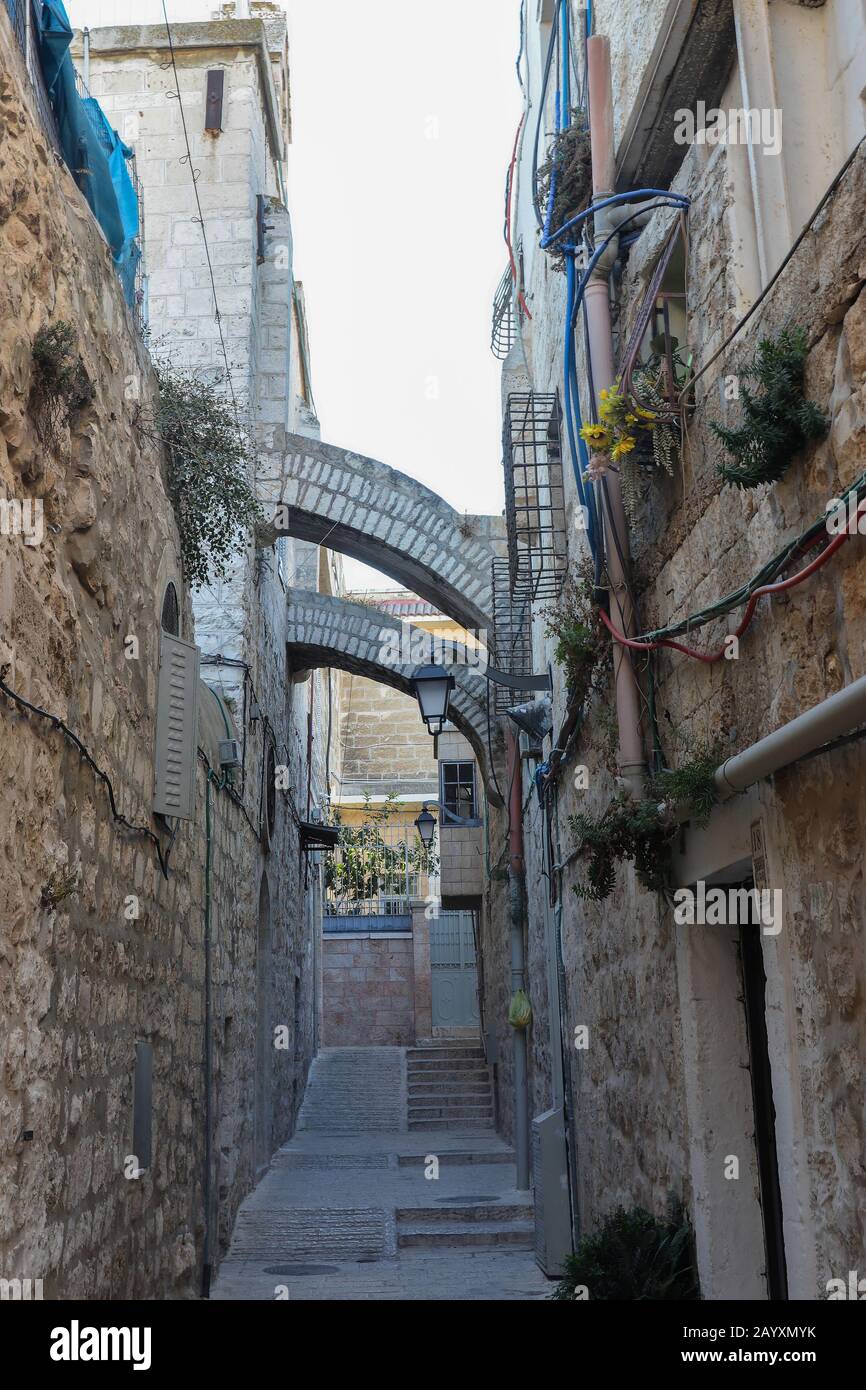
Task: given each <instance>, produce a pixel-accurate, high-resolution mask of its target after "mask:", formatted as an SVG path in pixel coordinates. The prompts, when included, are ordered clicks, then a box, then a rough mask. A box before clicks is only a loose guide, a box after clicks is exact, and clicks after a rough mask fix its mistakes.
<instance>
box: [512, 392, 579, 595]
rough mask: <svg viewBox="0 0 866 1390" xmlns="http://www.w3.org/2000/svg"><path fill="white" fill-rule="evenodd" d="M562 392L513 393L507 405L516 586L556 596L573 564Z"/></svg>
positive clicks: (513, 573)
mask: <svg viewBox="0 0 866 1390" xmlns="http://www.w3.org/2000/svg"><path fill="white" fill-rule="evenodd" d="M561 418H562V416H561V411H560V406H559V396H558V395H557V394H556V393H555V392H553V393H544V392H539V391H519V392H512V394H511V395H510V396H509V397H508V399H507V401H506V403H505V417H504V420H503V426H502V458H503V470H504V473H505V522H506V529H507V532H508V559H509V563H510V570H511V584H512V588H513V589H515V590H516V589H517V588H519V587H520V586H522V585H525V584H528V585H529V588H530V590H531V592H532V597H533V598H555V597H556V595H557V594H558V593H559V590H560V588H561V587H562V581H563V579H564V577H565V571H566V567H567V564H568V555H567V547H566V532H565V493H564V489H563V480H562V447H561V441H560V422H561Z"/></svg>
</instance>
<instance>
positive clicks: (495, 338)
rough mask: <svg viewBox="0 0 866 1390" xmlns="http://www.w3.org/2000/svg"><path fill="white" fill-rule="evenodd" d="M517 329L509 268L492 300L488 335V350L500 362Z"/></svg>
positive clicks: (506, 268) (512, 343)
mask: <svg viewBox="0 0 866 1390" xmlns="http://www.w3.org/2000/svg"><path fill="white" fill-rule="evenodd" d="M516 334H517V328H516V325H515V321H514V286H513V282H512V279H511V267H510V266H506V267H505V274H504V275H503V276H502V279H501V280H500V281H499V284H498V286H497V289H496V294H495V296H494V299H493V329H492V332H491V334H490V348H491V351H492V353H493V356H494V357H498V358H499V360H500V362H501V361H502V360H503V359H504V358H506V357H507V356H508V354H509V352H510V351H511V349H512V347H513V346H514V339H515V337H516Z"/></svg>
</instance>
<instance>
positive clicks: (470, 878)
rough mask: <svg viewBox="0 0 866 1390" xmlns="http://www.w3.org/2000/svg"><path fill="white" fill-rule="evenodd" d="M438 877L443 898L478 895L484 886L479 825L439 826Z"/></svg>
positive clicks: (482, 853)
mask: <svg viewBox="0 0 866 1390" xmlns="http://www.w3.org/2000/svg"><path fill="white" fill-rule="evenodd" d="M439 851H440V855H441V868H440V880H441V891H442V896H443V897H444V898H471V897H480V896H481V892H482V889H483V886H484V831H483V829H482V827H481V826H480V825H479V826H463V825H448V824H447V822H446V823H444V824H441V825H440V827H439Z"/></svg>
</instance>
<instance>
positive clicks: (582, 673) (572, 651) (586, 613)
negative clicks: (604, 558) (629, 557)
mask: <svg viewBox="0 0 866 1390" xmlns="http://www.w3.org/2000/svg"><path fill="white" fill-rule="evenodd" d="M543 616H544V618H545V619H546V627H545V635H546V636H548V637H553V638H555V639H556V646H555V648H554V652H553V659H554V661H555V662H556V664H557V666H561V667H562V668H563V670H564V671H565V678H566V681H567V684H568V688H569V692H570V694H571V698H572V699H573V700H574V701H575V702H576V703H577V704H579V705H583V704H584V703H585V702H586V700H587V697H588V696H589V694H590V693H591V691H592V690H593V689H595V687H596V685H597V684H598V679H599V676H600V674H601V672H602V670H604V669H606V668H607V666H609V664H610V639H609V638H608V636H607V632H606V630H605V627H604V624H603V623H602V621H601V618H600V617H599V611H598V604H597V603H596V602H595V587H594V584H593V579H592V573H591V571H590V570H589V569H588V568H586V567H584V568H582V569H581V570H579V571H578V574H577V576H576V577H574V578H572V579H570V580H569V581H568V582H567V583H566V584H565V586H564V587H563V590H562V593H561V594H560V596H559V600H558V602H557V605H556V607H555V608H548V609H546V610H545V612H544V614H543Z"/></svg>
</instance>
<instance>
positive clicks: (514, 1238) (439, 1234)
mask: <svg viewBox="0 0 866 1390" xmlns="http://www.w3.org/2000/svg"><path fill="white" fill-rule="evenodd" d="M502 1245H507V1246H510V1247H511V1248H512V1249H514V1248H515V1247H517V1248H519V1249H521V1250H532V1249H533V1248H534V1246H535V1226H534V1224H533V1223H532V1222H531V1221H513V1222H509V1221H483V1222H481V1221H478V1222H474V1221H448V1222H442V1223H441V1225H440V1224H436V1223H429V1225H428V1226H427V1228H426V1229H425V1227H424V1225H423V1224H418V1225H413V1226H411V1227H410V1226H404V1227H401V1228H400V1229H398V1231H397V1246H398V1248H399V1249H401V1250H411V1249H419V1248H420V1249H423V1250H435V1249H437V1248H439V1247H442V1246H451V1247H459V1246H476V1247H478V1246H481V1247H486V1248H488V1249H489V1248H491V1247H493V1246H502Z"/></svg>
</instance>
